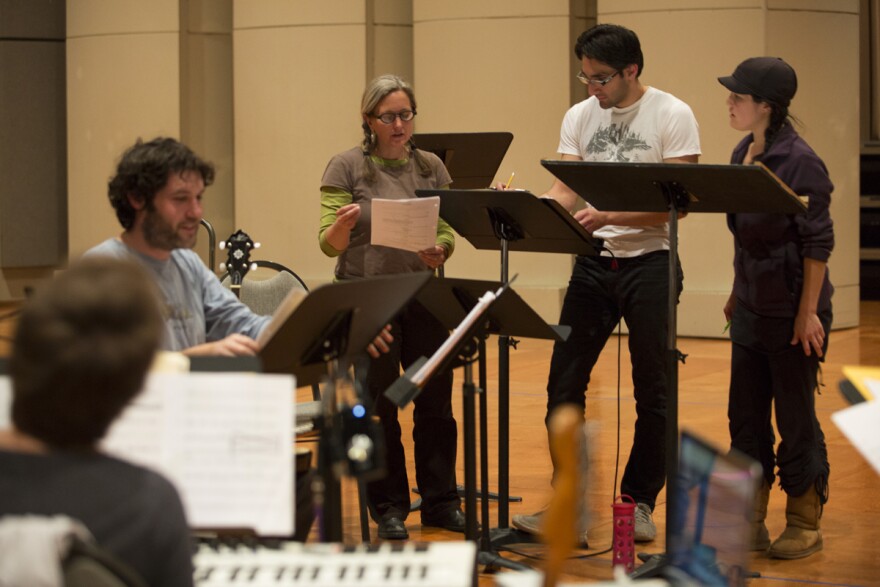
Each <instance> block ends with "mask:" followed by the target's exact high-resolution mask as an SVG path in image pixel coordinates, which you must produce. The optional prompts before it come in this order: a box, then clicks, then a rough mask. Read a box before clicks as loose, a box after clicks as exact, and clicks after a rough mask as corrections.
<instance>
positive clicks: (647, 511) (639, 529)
mask: <svg viewBox="0 0 880 587" xmlns="http://www.w3.org/2000/svg"><path fill="white" fill-rule="evenodd" d="M635 521H636V528H635V532H634V538H635V541H636V542H651V541H652V540H654V538H655V537H656V536H657V526H655V525H654V519H653V518H652V517H651V508H650V507H648V504H646V503H637V504H636V511H635Z"/></svg>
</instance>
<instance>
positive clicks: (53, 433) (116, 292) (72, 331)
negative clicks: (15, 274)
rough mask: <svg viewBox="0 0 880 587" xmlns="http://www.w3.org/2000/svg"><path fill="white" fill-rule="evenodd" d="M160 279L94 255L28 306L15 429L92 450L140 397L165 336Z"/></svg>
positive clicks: (12, 365) (21, 328) (16, 368)
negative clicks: (155, 279) (113, 423)
mask: <svg viewBox="0 0 880 587" xmlns="http://www.w3.org/2000/svg"><path fill="white" fill-rule="evenodd" d="M158 299H159V297H158V293H157V290H156V288H155V285H154V283H153V281H152V280H151V279H150V278H149V277H148V276H147V275H146V273H145V270H144V269H143V268H142V267H140V266H138V265H137V264H135V263H134V262H133V261H123V260H119V259H112V258H107V257H86V258H84V259H83V260H82V261H79V262H78V263H77V264H75V265H73V266H71V268H70V269H69V270H67V271H65V272H63V273H62V274H61V275H59V276H58V277H57V278H56V279H55V280H54V281H53V282H52V283H51V284H49V285H48V286H47V287H46V288H45V289H44V290H42V291H40V292H38V293H37V295H36V296H34V298H32V299H30V300H29V301H28V302H27V303H26V304H25V306H24V309H23V311H22V314H21V318H20V320H19V323H18V327H17V329H16V332H15V335H14V338H13V343H12V354H11V357H10V361H9V370H10V374H11V377H12V398H13V399H12V421H13V423H14V424H15V427H16V428H17V429H18V430H20V431H22V432H24V433H25V434H28V435H30V436H32V437H34V438H36V439H38V440H40V441H42V442H45V443H46V444H48V445H49V446H50V447H52V448H55V449H63V450H91V449H93V448H94V447H95V444H96V443H97V442H98V441H99V440H100V439H101V438H102V437H103V436H104V434H105V433H106V432H107V429H108V428H109V426H110V424H111V423H112V422H113V420H114V419H116V417H117V416H118V415H119V413H120V412H121V411H122V409H123V408H124V407H125V406H126V404H128V402H129V401H130V400H131V399H132V398H133V397H134V396H135V395H137V393H138V392H139V391H140V389H141V387H142V385H143V382H144V377H145V375H146V372H147V369H148V368H149V366H150V363H151V362H152V360H153V357H154V355H155V353H156V349H157V348H158V346H159V342H160V340H161V337H162V334H163V332H164V328H163V322H162V318H161V314H160V310H159V305H158V302H157V300H158Z"/></svg>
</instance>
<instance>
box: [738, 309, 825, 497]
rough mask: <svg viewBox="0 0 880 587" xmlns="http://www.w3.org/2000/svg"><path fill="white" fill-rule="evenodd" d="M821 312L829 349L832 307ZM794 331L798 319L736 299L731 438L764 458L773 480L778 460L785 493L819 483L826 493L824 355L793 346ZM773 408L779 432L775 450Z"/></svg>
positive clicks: (799, 491)
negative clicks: (754, 309)
mask: <svg viewBox="0 0 880 587" xmlns="http://www.w3.org/2000/svg"><path fill="white" fill-rule="evenodd" d="M819 318H820V320H821V322H822V326H823V327H824V328H825V350H824V351H823V356H824V354H825V352H827V350H828V333H829V332H830V328H831V318H832V317H831V312H830V311H827V312H823V313H821V314H820V316H819ZM792 332H794V319H791V318H766V317H758V316H755V315H754V314H751V313H749V312H748V311H747V310H746V309H744V308H743V306H742V303H738V304H737V305H736V307H735V309H734V313H733V320H732V324H731V337H732V338H733V339H734V343H733V345H732V347H731V361H730V362H731V365H730V395H729V400H728V409H727V416H728V419H729V427H730V444H731V446H732V447H733V448H735V449H737V450H739V451H741V452H743V453H745V454H747V455H749V456H750V457H752V458H753V459H755V460H756V461H758V462H759V463H761V467H762V468H763V471H764V479H765V480H766V481H767V483H769V484H770V485H771V486H772V485H773V482H774V481H775V477H776V475H775V467H776V466H777V465H778V467H779V480H780V485H781V486H782V489H783V490H785V492H786V493H787V494H789V495H792V496H795V497H797V496H800V495H803V494H804V493H805V492H806V491H807V490H808V489H810V487H811V486H814V487H816V489H817V491H818V492H819V493H820V495H823V497H824V495H825V493H826V487H827V483H828V476H829V472H830V467H829V464H828V449H827V447H826V445H825V434H824V433H823V432H822V428H821V427H820V425H819V420H818V419H817V418H816V401H815V393H816V390H817V389H818V384H817V372H818V370H819V359H818V357H816V354H815V353H812V354H811V355H810V356H809V357H808V356H807V355H805V354H804V351H803V348H802V347H801V345H800V344H798V345H796V346H792V345H791V344H790V341H791V337H792ZM738 341H739V342H738ZM742 343H746V344H742ZM774 408H775V413H776V428H777V429H778V431H779V436H780V437H781V441H780V443H779V448H778V450H776V451H775V452H774V445H775V442H776V437H775V435H774V433H773V424H772V421H771V418H772V414H773V412H774Z"/></svg>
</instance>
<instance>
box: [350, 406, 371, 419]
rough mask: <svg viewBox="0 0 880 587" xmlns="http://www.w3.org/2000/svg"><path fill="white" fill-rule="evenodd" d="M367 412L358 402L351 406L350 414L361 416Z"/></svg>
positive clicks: (356, 416)
mask: <svg viewBox="0 0 880 587" xmlns="http://www.w3.org/2000/svg"><path fill="white" fill-rule="evenodd" d="M366 414H367V410H366V408H364V406H362V405H360V404H358V405H356V406H354V407H352V408H351V415H352V416H354V417H355V418H363V417H364V416H365V415H366Z"/></svg>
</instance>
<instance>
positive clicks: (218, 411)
mask: <svg viewBox="0 0 880 587" xmlns="http://www.w3.org/2000/svg"><path fill="white" fill-rule="evenodd" d="M294 389H295V380H294V378H293V377H292V376H290V375H266V374H257V373H221V374H217V373H188V374H180V373H178V374H172V373H152V374H150V375H149V377H148V378H147V382H146V384H145V389H144V391H143V392H142V393H141V394H140V395H139V396H138V397H137V398H136V399H135V400H134V401H133V402H132V403H131V404H130V405H129V406H128V407H127V408H126V409H125V411H124V412H123V413H122V415H121V416H120V418H119V419H117V420H116V422H114V424H113V425H112V426H111V428H110V430H109V432H108V434H107V437H106V438H105V439H104V441H103V443H102V449H103V450H105V451H106V452H108V453H110V454H113V455H115V456H117V457H119V458H123V459H126V460H129V461H132V462H135V463H138V464H141V465H144V466H148V467H152V468H154V469H157V470H159V471H161V472H162V473H163V474H164V475H166V476H167V477H168V478H169V479H171V481H172V482H173V483H174V485H175V486H176V488H177V490H178V491H179V493H180V497H181V500H182V501H183V505H184V509H185V511H186V517H187V520H188V521H189V524H190V527H192V528H196V529H217V530H221V529H249V530H253V531H255V532H256V533H257V534H258V535H261V536H291V535H293V532H294V519H295V518H294V514H295V512H294V501H295V500H294V489H293V478H294V471H293V466H294V464H293V460H294V459H293V430H292V427H291V423H292V422H293V421H294V410H295V407H294V406H295V403H294V401H293V391H294Z"/></svg>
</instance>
